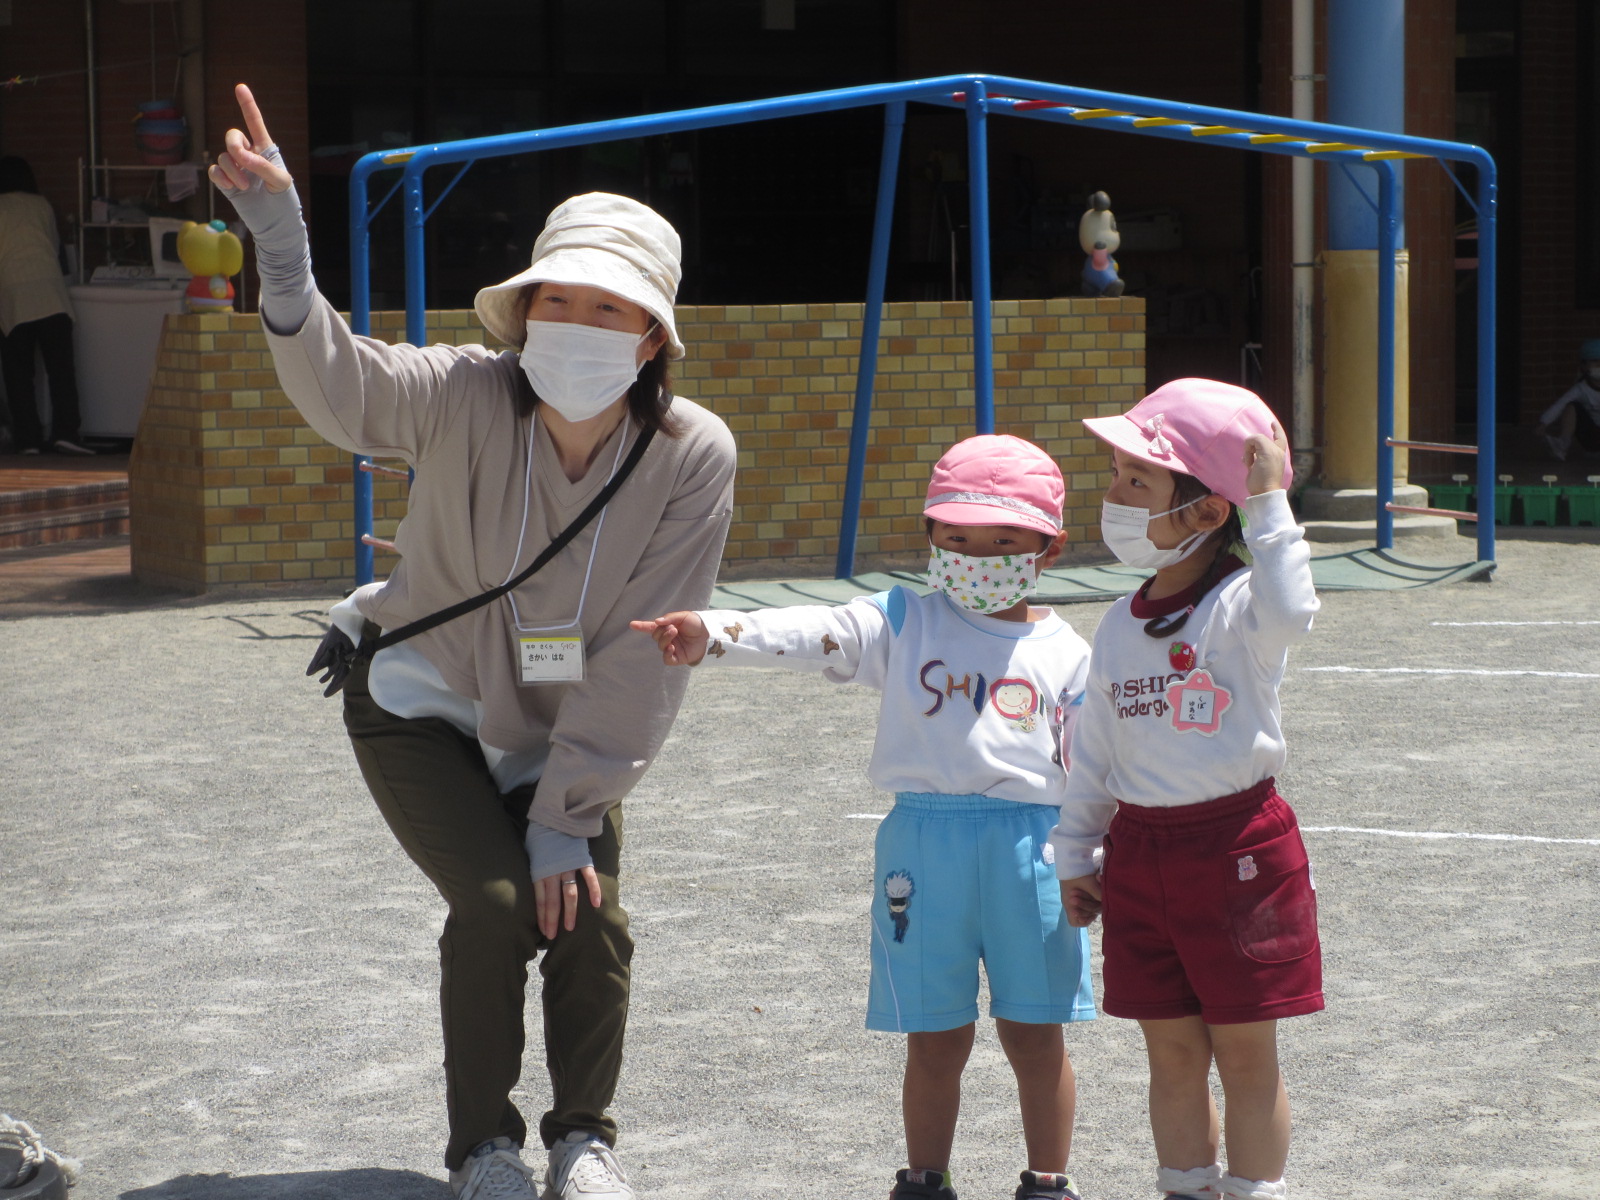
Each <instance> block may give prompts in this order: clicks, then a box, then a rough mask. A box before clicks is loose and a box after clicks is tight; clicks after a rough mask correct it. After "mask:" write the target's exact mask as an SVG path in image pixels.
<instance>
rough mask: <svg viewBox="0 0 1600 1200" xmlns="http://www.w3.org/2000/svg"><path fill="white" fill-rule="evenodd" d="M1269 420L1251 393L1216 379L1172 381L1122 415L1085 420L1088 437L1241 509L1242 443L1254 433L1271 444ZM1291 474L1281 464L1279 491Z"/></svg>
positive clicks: (1272, 419) (1244, 472) (1246, 492)
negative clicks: (1191, 479) (1187, 480)
mask: <svg viewBox="0 0 1600 1200" xmlns="http://www.w3.org/2000/svg"><path fill="white" fill-rule="evenodd" d="M1277 420H1278V418H1277V417H1275V416H1273V414H1272V410H1271V409H1270V408H1268V407H1267V405H1266V401H1264V400H1262V399H1261V397H1260V396H1258V395H1256V394H1255V393H1254V392H1247V391H1245V389H1244V388H1242V387H1234V386H1233V384H1231V383H1218V382H1217V381H1216V380H1215V379H1174V380H1173V381H1172V382H1171V383H1166V384H1162V385H1161V386H1160V387H1158V388H1157V389H1156V390H1155V391H1153V392H1151V393H1150V394H1149V395H1148V396H1146V397H1145V398H1144V399H1143V400H1141V401H1139V403H1137V404H1135V405H1134V406H1133V407H1132V408H1130V409H1129V410H1128V411H1127V412H1125V413H1123V414H1122V415H1121V416H1116V417H1090V418H1088V419H1087V420H1085V421H1084V424H1085V425H1086V426H1088V429H1089V432H1090V433H1092V434H1094V435H1095V437H1097V438H1100V439H1101V440H1103V441H1107V442H1110V443H1111V444H1112V445H1113V446H1115V447H1116V448H1117V449H1118V450H1121V451H1124V452H1125V453H1127V454H1131V455H1133V457H1134V458H1138V459H1143V460H1144V461H1145V462H1147V463H1154V464H1155V465H1156V466H1158V467H1165V468H1166V469H1167V470H1169V471H1181V472H1182V473H1183V474H1185V475H1193V476H1194V477H1195V478H1196V479H1198V480H1199V481H1200V482H1201V483H1203V484H1205V485H1206V486H1207V487H1208V488H1210V489H1211V490H1212V491H1213V492H1216V493H1217V495H1219V496H1222V497H1224V498H1225V499H1227V500H1231V501H1232V502H1233V503H1234V504H1243V503H1244V502H1245V500H1246V499H1247V498H1248V497H1249V495H1250V493H1249V490H1248V489H1247V488H1246V487H1245V477H1246V476H1247V475H1248V474H1249V471H1248V469H1247V468H1246V467H1245V465H1244V443H1245V439H1246V438H1248V437H1250V436H1251V435H1252V434H1257V433H1259V434H1260V435H1261V436H1262V437H1264V438H1267V439H1269V440H1270V439H1271V437H1272V427H1273V425H1275V424H1276V423H1277ZM1293 481H1294V469H1293V468H1292V467H1291V466H1290V465H1289V464H1288V462H1287V461H1285V463H1284V464H1283V486H1284V487H1285V488H1287V487H1288V486H1289V484H1290V483H1292V482H1293Z"/></svg>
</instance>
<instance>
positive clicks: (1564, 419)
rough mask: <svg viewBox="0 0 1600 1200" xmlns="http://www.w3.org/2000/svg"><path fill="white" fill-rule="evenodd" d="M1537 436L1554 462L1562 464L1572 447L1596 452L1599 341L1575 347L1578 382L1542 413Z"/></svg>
mask: <svg viewBox="0 0 1600 1200" xmlns="http://www.w3.org/2000/svg"><path fill="white" fill-rule="evenodd" d="M1539 436H1540V437H1542V438H1544V444H1545V445H1546V446H1548V447H1549V448H1550V453H1551V454H1552V455H1554V456H1555V460H1556V461H1557V462H1565V461H1566V459H1567V455H1568V454H1569V453H1571V451H1572V443H1573V442H1574V441H1576V442H1577V443H1578V445H1579V446H1581V447H1583V449H1584V450H1585V451H1586V452H1588V453H1590V454H1594V453H1595V452H1596V451H1600V338H1590V339H1589V340H1588V341H1586V342H1585V343H1583V345H1581V346H1579V347H1578V379H1577V382H1576V383H1574V384H1573V385H1572V386H1571V387H1569V388H1568V389H1567V390H1566V391H1564V392H1562V393H1561V395H1560V396H1559V397H1557V399H1556V402H1555V403H1554V404H1552V405H1551V406H1550V407H1549V408H1547V409H1545V411H1544V414H1543V415H1542V416H1541V417H1540V418H1539Z"/></svg>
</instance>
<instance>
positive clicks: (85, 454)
mask: <svg viewBox="0 0 1600 1200" xmlns="http://www.w3.org/2000/svg"><path fill="white" fill-rule="evenodd" d="M46 450H48V451H49V452H50V453H51V454H65V455H69V456H71V457H73V458H92V457H94V451H93V450H91V449H89V447H87V446H80V445H79V444H78V443H77V442H69V441H68V440H67V439H66V438H57V439H56V440H55V441H53V442H50V443H49V444H48V445H44V446H24V447H23V448H22V449H21V450H18V451H17V453H18V454H27V455H34V454H43V453H44V452H45V451H46Z"/></svg>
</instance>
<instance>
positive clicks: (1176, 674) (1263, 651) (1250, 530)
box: [1050, 490, 1320, 879]
mask: <svg viewBox="0 0 1600 1200" xmlns="http://www.w3.org/2000/svg"><path fill="white" fill-rule="evenodd" d="M1243 512H1244V516H1245V521H1246V526H1245V544H1246V545H1247V546H1248V547H1249V549H1250V554H1251V557H1252V558H1253V559H1254V566H1252V567H1250V568H1247V569H1245V570H1240V571H1235V572H1234V573H1233V574H1232V575H1230V576H1229V577H1228V578H1227V579H1225V580H1224V581H1223V582H1222V583H1221V584H1220V585H1219V586H1217V587H1214V588H1212V589H1211V591H1210V592H1208V593H1207V594H1206V595H1205V597H1203V598H1202V599H1201V601H1200V602H1199V604H1198V605H1196V607H1195V610H1194V611H1193V612H1192V613H1191V614H1190V615H1189V619H1188V621H1187V622H1186V623H1185V624H1184V626H1183V628H1182V629H1181V630H1179V631H1178V632H1177V633H1175V634H1173V635H1171V636H1170V637H1161V638H1153V637H1151V636H1150V635H1149V634H1147V633H1145V631H1144V626H1145V621H1144V619H1142V618H1139V617H1135V616H1134V615H1133V614H1132V611H1131V605H1132V602H1133V597H1132V596H1124V597H1123V598H1122V599H1121V600H1118V601H1117V602H1116V604H1114V605H1113V606H1112V607H1111V609H1110V611H1108V612H1107V613H1106V615H1105V617H1104V618H1103V619H1102V620H1101V622H1100V627H1099V629H1098V630H1096V632H1095V637H1094V654H1093V657H1092V659H1091V661H1090V666H1089V686H1088V689H1087V690H1086V692H1085V695H1084V704H1083V716H1082V718H1081V719H1080V720H1079V721H1078V724H1077V728H1076V730H1075V733H1074V737H1073V742H1072V773H1071V775H1070V776H1069V777H1068V779H1067V794H1066V799H1065V800H1064V801H1063V803H1062V806H1061V821H1060V823H1059V824H1058V825H1057V826H1056V828H1055V830H1054V832H1052V833H1051V835H1050V842H1051V845H1052V846H1054V848H1055V858H1056V874H1057V876H1058V877H1059V878H1061V879H1074V878H1077V877H1079V876H1082V875H1092V874H1094V873H1095V870H1096V861H1095V852H1096V851H1097V850H1099V849H1100V845H1101V840H1102V838H1103V837H1104V836H1105V832H1106V829H1107V828H1108V827H1109V826H1110V824H1111V817H1112V815H1113V814H1114V813H1115V812H1116V807H1117V801H1118V800H1122V801H1125V802H1127V803H1129V804H1141V805H1146V806H1148V807H1151V808H1175V807H1178V806H1179V805H1185V804H1199V803H1201V802H1202V801H1205V800H1212V799H1215V798H1216V797H1218V796H1229V795H1232V794H1233V793H1235V792H1242V791H1244V790H1245V789H1246V788H1248V787H1251V786H1253V785H1254V784H1257V783H1259V782H1261V781H1262V780H1263V779H1266V778H1267V777H1268V776H1271V775H1275V774H1277V773H1278V772H1279V771H1280V770H1282V768H1283V764H1284V762H1285V758H1286V754H1285V748H1284V741H1283V729H1282V722H1281V720H1280V715H1279V709H1278V686H1279V685H1280V684H1281V683H1282V682H1283V672H1284V667H1285V664H1286V663H1287V661H1288V657H1289V647H1290V646H1291V645H1293V644H1294V643H1295V642H1296V641H1298V640H1300V639H1301V638H1303V637H1304V636H1305V635H1306V634H1307V633H1308V632H1310V630H1311V621H1312V618H1313V616H1314V615H1315V614H1316V611H1317V609H1318V607H1320V605H1319V602H1318V600H1317V594H1316V590H1315V588H1314V587H1313V586H1312V582H1311V551H1310V549H1309V548H1308V547H1307V546H1306V543H1305V531H1304V530H1302V529H1301V528H1300V527H1299V526H1298V525H1296V524H1295V520H1294V514H1293V512H1291V511H1290V508H1289V499H1288V494H1287V493H1286V492H1284V491H1281V490H1279V491H1273V492H1266V493H1263V494H1262V495H1259V496H1252V497H1250V498H1249V500H1247V501H1246V502H1245V505H1244V509H1243ZM1185 647H1186V648H1187V650H1185V649H1184V648H1185ZM1191 657H1192V660H1193V662H1192V666H1191V665H1190V662H1189V660H1190V658H1191Z"/></svg>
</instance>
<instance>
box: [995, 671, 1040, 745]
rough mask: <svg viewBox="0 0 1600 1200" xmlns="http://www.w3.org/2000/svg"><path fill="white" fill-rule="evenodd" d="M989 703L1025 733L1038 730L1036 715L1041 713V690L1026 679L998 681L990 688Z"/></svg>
mask: <svg viewBox="0 0 1600 1200" xmlns="http://www.w3.org/2000/svg"><path fill="white" fill-rule="evenodd" d="M989 703H990V704H991V705H992V706H993V707H994V711H995V712H997V713H999V714H1000V715H1001V716H1002V717H1004V718H1005V719H1006V720H1008V721H1011V722H1013V723H1014V724H1015V725H1016V726H1017V728H1019V729H1021V730H1022V732H1023V733H1032V732H1033V731H1034V730H1035V729H1037V728H1038V725H1039V722H1038V721H1037V720H1036V719H1035V715H1034V714H1036V713H1037V712H1038V711H1039V689H1038V688H1036V687H1034V686H1033V684H1031V683H1029V682H1028V681H1027V680H1026V679H996V680H995V681H994V684H993V685H992V686H991V687H990V688H989Z"/></svg>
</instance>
